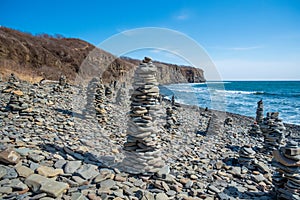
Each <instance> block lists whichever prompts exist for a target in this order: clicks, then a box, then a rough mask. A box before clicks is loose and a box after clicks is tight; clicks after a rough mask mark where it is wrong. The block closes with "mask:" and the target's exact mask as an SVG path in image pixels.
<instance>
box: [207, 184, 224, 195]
mask: <svg viewBox="0 0 300 200" xmlns="http://www.w3.org/2000/svg"><path fill="white" fill-rule="evenodd" d="M208 189H209V190H211V191H213V192H215V193H220V192H221V191H220V190H219V189H218V188H216V186H214V185H209V186H208Z"/></svg>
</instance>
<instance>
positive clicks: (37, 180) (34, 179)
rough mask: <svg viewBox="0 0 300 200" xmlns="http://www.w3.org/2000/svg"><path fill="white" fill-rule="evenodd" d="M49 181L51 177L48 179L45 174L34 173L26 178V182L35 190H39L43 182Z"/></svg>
mask: <svg viewBox="0 0 300 200" xmlns="http://www.w3.org/2000/svg"><path fill="white" fill-rule="evenodd" d="M48 181H49V179H47V178H46V177H44V176H41V175H38V174H32V175H30V176H28V177H27V178H26V179H25V184H26V185H28V186H29V187H30V188H31V189H32V191H33V192H38V191H39V189H40V188H41V186H42V184H44V183H46V182H48Z"/></svg>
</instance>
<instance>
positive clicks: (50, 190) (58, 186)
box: [40, 181, 69, 198]
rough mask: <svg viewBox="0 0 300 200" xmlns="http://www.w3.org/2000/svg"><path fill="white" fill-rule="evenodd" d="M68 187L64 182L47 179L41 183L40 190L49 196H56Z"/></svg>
mask: <svg viewBox="0 0 300 200" xmlns="http://www.w3.org/2000/svg"><path fill="white" fill-rule="evenodd" d="M68 188H69V185H68V184H66V183H61V182H57V181H47V182H45V183H43V184H42V187H41V188H40V191H41V192H45V193H47V194H48V195H49V196H51V197H55V198H56V197H59V196H60V195H62V194H63V193H64V192H65V191H66V190H67V189H68Z"/></svg>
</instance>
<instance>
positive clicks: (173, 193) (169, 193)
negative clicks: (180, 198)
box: [166, 190, 177, 196]
mask: <svg viewBox="0 0 300 200" xmlns="http://www.w3.org/2000/svg"><path fill="white" fill-rule="evenodd" d="M166 194H167V195H168V196H175V195H176V194H177V192H176V191H174V190H168V191H167V192H166Z"/></svg>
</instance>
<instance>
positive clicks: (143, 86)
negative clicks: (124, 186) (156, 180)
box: [121, 57, 164, 174]
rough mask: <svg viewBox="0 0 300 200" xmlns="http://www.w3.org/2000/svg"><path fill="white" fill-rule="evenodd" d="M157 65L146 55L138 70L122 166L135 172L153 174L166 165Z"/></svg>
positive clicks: (128, 170)
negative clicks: (160, 136) (159, 133)
mask: <svg viewBox="0 0 300 200" xmlns="http://www.w3.org/2000/svg"><path fill="white" fill-rule="evenodd" d="M155 75H156V67H155V66H154V65H153V64H152V62H151V59H150V58H148V57H145V59H144V60H143V62H142V63H141V64H140V65H139V67H138V68H137V69H136V72H135V80H134V85H133V87H134V91H133V94H132V95H131V101H132V102H131V111H130V114H129V116H130V119H129V122H128V129H127V141H126V143H125V144H124V150H125V152H124V154H125V156H126V157H125V158H124V160H123V162H122V166H121V167H122V168H123V170H124V171H127V172H129V173H132V174H153V173H155V172H158V171H159V169H160V168H162V167H163V166H164V162H163V160H162V159H161V152H160V145H159V144H158V136H157V131H158V130H157V123H156V120H157V119H158V117H159V116H158V115H157V111H158V109H159V108H160V107H159V102H158V97H159V88H158V87H157V86H158V83H157V81H156V77H155Z"/></svg>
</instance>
